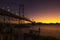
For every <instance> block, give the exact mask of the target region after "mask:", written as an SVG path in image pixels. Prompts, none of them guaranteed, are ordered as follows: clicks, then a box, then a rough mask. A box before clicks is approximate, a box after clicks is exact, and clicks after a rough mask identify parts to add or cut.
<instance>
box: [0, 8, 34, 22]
mask: <svg viewBox="0 0 60 40" xmlns="http://www.w3.org/2000/svg"><path fill="white" fill-rule="evenodd" d="M0 15H1V16H9V17H13V18H16V19H19V20H25V21H28V22H33V21H31V20H29V19H27V18H23V17H20V16H18V15H15V14H13V13H11V12H8V11H6V10H4V9H1V8H0Z"/></svg>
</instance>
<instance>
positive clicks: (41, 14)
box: [0, 0, 60, 22]
mask: <svg viewBox="0 0 60 40" xmlns="http://www.w3.org/2000/svg"><path fill="white" fill-rule="evenodd" d="M19 4H24V5H25V6H24V12H25V16H26V17H27V18H30V19H31V20H34V21H36V22H47V21H48V22H60V0H2V2H1V3H0V7H1V8H2V7H7V6H9V7H10V9H11V11H12V12H18V11H19V10H18V9H19Z"/></svg>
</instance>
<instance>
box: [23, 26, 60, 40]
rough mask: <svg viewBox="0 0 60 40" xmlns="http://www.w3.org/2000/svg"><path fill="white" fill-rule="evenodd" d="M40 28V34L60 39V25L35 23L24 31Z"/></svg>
mask: <svg viewBox="0 0 60 40" xmlns="http://www.w3.org/2000/svg"><path fill="white" fill-rule="evenodd" d="M39 28H40V35H42V36H51V37H55V38H57V39H59V40H60V25H35V26H31V27H29V28H23V29H22V31H23V32H24V33H25V32H27V33H28V32H29V30H37V31H38V29H39Z"/></svg>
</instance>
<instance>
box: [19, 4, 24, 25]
mask: <svg viewBox="0 0 60 40" xmlns="http://www.w3.org/2000/svg"><path fill="white" fill-rule="evenodd" d="M19 16H20V17H23V18H24V4H20V5H19ZM23 23H24V20H19V24H23Z"/></svg>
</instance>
